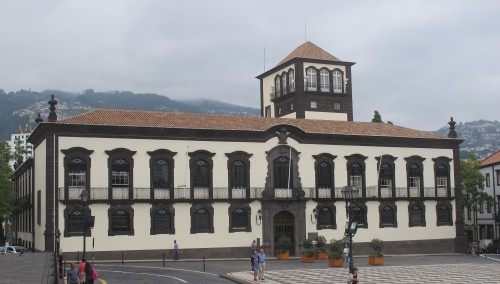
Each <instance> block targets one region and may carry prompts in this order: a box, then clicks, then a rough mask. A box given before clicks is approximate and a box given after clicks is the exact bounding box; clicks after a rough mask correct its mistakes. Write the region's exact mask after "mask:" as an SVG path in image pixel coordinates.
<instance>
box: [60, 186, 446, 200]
mask: <svg viewBox="0 0 500 284" xmlns="http://www.w3.org/2000/svg"><path fill="white" fill-rule="evenodd" d="M64 189H65V188H64V187H61V188H59V201H72V200H75V201H76V200H80V194H81V193H82V191H83V190H84V187H69V188H68V190H67V192H65V190H64ZM264 189H265V188H263V187H252V188H249V189H247V188H242V187H239V188H227V187H215V188H212V189H210V188H208V187H196V188H193V189H191V188H172V189H171V188H155V189H153V190H152V191H151V189H150V188H133V189H132V192H131V193H132V194H130V191H129V188H128V187H113V188H111V190H110V189H109V188H107V187H92V188H90V197H89V200H91V201H102V202H107V201H109V200H134V201H139V202H140V201H142V202H150V201H152V200H177V201H181V200H189V201H191V200H238V199H240V200H241V199H262V192H263V191H264ZM302 191H303V192H301V191H300V190H296V189H291V188H275V189H273V190H272V198H274V199H278V200H286V199H294V198H304V199H319V200H321V199H323V200H340V199H343V197H342V193H341V191H342V187H335V188H329V187H321V188H315V187H303V188H302ZM361 192H362V193H360V195H359V196H358V199H363V200H364V199H386V198H391V199H412V198H425V199H436V198H453V197H455V193H454V192H455V190H454V189H453V188H452V189H451V191H450V193H451V194H450V195H448V193H447V189H446V188H440V187H438V188H435V187H424V188H423V189H420V188H406V187H396V188H394V189H392V188H389V187H380V188H378V187H377V186H368V187H366V189H365V190H362V191H361Z"/></svg>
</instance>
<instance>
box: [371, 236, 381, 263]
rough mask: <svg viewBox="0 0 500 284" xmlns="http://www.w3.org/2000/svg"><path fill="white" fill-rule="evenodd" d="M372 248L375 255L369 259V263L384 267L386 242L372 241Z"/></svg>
mask: <svg viewBox="0 0 500 284" xmlns="http://www.w3.org/2000/svg"><path fill="white" fill-rule="evenodd" d="M369 246H370V248H372V249H373V253H372V254H371V255H370V256H369V258H368V263H369V264H371V265H383V264H384V254H383V253H382V249H383V248H384V242H383V241H382V240H381V239H377V238H375V239H372V241H371V242H370V244H369Z"/></svg>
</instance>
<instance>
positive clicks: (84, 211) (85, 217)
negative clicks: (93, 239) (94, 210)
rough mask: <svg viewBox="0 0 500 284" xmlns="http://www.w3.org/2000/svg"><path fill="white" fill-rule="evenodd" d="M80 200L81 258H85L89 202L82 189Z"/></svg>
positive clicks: (87, 193) (86, 192)
mask: <svg viewBox="0 0 500 284" xmlns="http://www.w3.org/2000/svg"><path fill="white" fill-rule="evenodd" d="M80 199H81V200H82V202H83V255H82V258H86V257H85V251H86V240H87V201H88V200H89V192H88V191H87V190H86V189H84V190H82V193H81V194H80Z"/></svg>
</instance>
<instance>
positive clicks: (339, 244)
mask: <svg viewBox="0 0 500 284" xmlns="http://www.w3.org/2000/svg"><path fill="white" fill-rule="evenodd" d="M328 246H329V247H330V253H329V254H328V266H332V267H342V266H343V265H344V253H343V247H344V241H343V240H336V239H331V240H330V244H329V245H328Z"/></svg>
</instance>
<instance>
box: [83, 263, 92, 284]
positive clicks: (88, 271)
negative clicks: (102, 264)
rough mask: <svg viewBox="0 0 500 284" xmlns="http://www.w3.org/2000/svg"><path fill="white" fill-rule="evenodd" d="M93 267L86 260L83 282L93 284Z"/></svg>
mask: <svg viewBox="0 0 500 284" xmlns="http://www.w3.org/2000/svg"><path fill="white" fill-rule="evenodd" d="M93 272H94V268H92V264H90V262H87V264H85V283H86V284H94V273H93Z"/></svg>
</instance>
